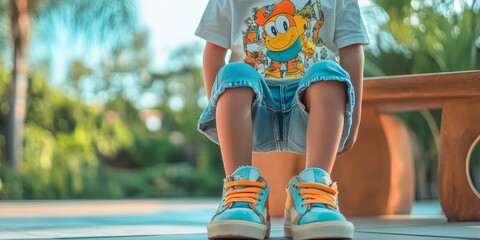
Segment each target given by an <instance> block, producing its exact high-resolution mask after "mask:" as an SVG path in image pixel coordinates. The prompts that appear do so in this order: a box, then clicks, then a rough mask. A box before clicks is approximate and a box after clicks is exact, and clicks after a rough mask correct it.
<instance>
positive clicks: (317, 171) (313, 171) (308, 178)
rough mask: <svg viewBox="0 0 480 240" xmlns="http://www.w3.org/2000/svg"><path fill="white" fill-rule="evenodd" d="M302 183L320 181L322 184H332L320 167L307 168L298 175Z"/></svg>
mask: <svg viewBox="0 0 480 240" xmlns="http://www.w3.org/2000/svg"><path fill="white" fill-rule="evenodd" d="M298 176H299V177H300V178H301V179H302V182H304V183H312V182H315V183H321V184H323V185H327V186H330V185H332V180H331V179H330V176H329V175H328V173H327V172H325V171H324V170H323V169H321V168H307V169H305V170H303V171H302V172H301V173H300V175H298Z"/></svg>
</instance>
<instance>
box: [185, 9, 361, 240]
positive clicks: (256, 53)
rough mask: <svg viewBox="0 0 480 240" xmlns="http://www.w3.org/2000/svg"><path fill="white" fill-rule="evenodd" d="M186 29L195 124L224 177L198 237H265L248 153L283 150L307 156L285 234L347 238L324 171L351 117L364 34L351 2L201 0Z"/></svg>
mask: <svg viewBox="0 0 480 240" xmlns="http://www.w3.org/2000/svg"><path fill="white" fill-rule="evenodd" d="M195 34H196V35H197V36H199V37H201V38H203V39H205V40H206V41H207V44H206V47H205V52H204V77H205V88H206V91H207V95H208V96H209V98H210V101H209V104H208V106H207V107H206V108H205V109H204V111H203V113H202V115H201V116H200V120H199V123H198V127H199V130H200V131H201V132H202V133H204V134H205V135H206V136H207V137H208V138H210V139H211V140H212V141H214V142H216V143H218V144H219V145H220V150H221V153H222V158H223V163H224V168H225V173H226V175H227V177H226V178H225V180H224V189H223V194H222V200H221V203H220V206H219V208H218V210H217V213H216V214H215V215H214V216H213V218H212V220H211V222H210V223H209V224H208V237H209V238H255V239H264V238H265V237H268V236H269V231H270V220H269V214H268V194H269V188H268V185H267V183H266V181H265V180H264V179H263V178H262V177H261V174H260V172H259V171H258V170H257V169H256V168H255V167H252V166H251V165H252V164H251V163H252V151H258V152H268V151H291V152H296V153H306V159H307V160H306V169H305V170H304V171H302V172H301V173H300V174H299V175H298V176H294V177H293V178H292V179H291V181H290V183H289V184H288V186H287V202H286V209H285V221H284V223H285V224H284V231H285V235H286V237H293V239H312V238H315V239H318V238H352V237H353V229H354V228H353V225H352V223H350V222H349V221H347V220H346V219H345V217H344V216H343V215H342V214H341V213H340V212H339V208H338V201H337V189H336V184H335V183H332V181H331V180H330V177H329V174H330V172H331V170H332V168H333V164H334V161H335V158H336V157H337V156H339V155H341V154H343V153H345V152H347V151H348V150H350V149H351V147H352V145H353V143H354V142H355V139H356V136H357V131H358V126H359V120H360V112H361V110H360V107H361V104H358V103H360V101H361V97H362V80H363V76H362V75H363V61H364V56H363V51H362V46H361V45H362V44H368V42H369V40H368V37H367V34H366V30H365V26H364V25H363V22H362V18H361V15H360V10H359V6H358V3H357V1H356V0H336V1H333V0H328V1H327V0H256V1H254V0H209V3H208V5H207V8H206V10H205V12H204V14H203V17H202V20H201V21H200V24H199V26H198V28H197V31H196V33H195ZM228 49H230V50H231V56H230V60H229V64H227V65H225V56H226V53H227V50H228ZM355 103H357V104H356V105H355Z"/></svg>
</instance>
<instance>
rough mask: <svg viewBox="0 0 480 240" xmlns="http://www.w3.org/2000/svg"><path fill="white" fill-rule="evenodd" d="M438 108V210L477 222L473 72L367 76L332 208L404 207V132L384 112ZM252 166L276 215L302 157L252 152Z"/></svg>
mask: <svg viewBox="0 0 480 240" xmlns="http://www.w3.org/2000/svg"><path fill="white" fill-rule="evenodd" d="M419 109H442V125H441V131H440V143H439V149H438V152H439V158H438V174H439V175H438V177H439V194H440V203H441V205H442V208H443V211H444V213H445V216H446V217H447V218H448V219H449V220H451V221H472V220H473V221H479V220H480V193H479V192H478V190H476V189H475V187H474V186H473V184H472V181H471V178H470V175H469V172H468V164H469V157H470V153H471V150H472V148H473V146H474V145H475V144H476V143H477V142H478V141H479V139H480V137H479V136H480V71H468V72H451V73H435V74H419V75H405V76H392V77H375V78H367V79H366V80H365V81H364V98H363V112H362V120H361V125H360V130H359V136H358V140H357V143H356V145H355V147H354V148H353V149H352V151H351V152H350V153H348V154H347V155H345V156H343V157H341V158H339V159H337V162H336V164H335V168H334V170H333V172H332V178H333V179H334V180H335V181H338V186H339V191H340V192H341V194H340V198H339V201H340V206H341V208H342V212H343V213H344V214H345V215H347V216H368V215H383V214H400V213H409V212H410V209H411V206H412V202H413V200H414V162H413V147H414V145H413V144H414V143H413V142H412V138H411V135H410V134H411V133H410V131H409V130H408V128H407V127H406V126H405V125H404V124H403V123H402V122H401V121H400V120H399V119H398V118H397V117H395V116H393V115H392V114H391V113H392V112H397V111H408V110H419ZM253 158H254V165H256V166H257V167H259V168H260V171H262V173H263V174H264V175H265V178H266V179H267V180H268V181H269V183H270V187H271V192H272V196H271V197H270V208H271V213H272V215H273V216H282V214H283V209H284V206H283V205H284V202H285V186H286V185H287V182H288V181H289V179H290V177H291V176H292V175H296V174H298V173H299V172H300V171H301V170H302V169H303V167H304V158H305V157H304V156H303V155H297V154H292V153H283V152H273V153H254V155H253Z"/></svg>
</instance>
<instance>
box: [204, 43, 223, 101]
mask: <svg viewBox="0 0 480 240" xmlns="http://www.w3.org/2000/svg"><path fill="white" fill-rule="evenodd" d="M226 53H227V49H225V48H223V47H220V46H218V45H215V44H213V43H211V42H207V44H206V45H205V51H204V53H203V79H204V82H205V91H206V93H207V97H208V99H210V94H211V93H212V87H213V83H214V82H215V78H216V77H217V73H218V71H219V70H220V68H221V67H223V65H225V55H226Z"/></svg>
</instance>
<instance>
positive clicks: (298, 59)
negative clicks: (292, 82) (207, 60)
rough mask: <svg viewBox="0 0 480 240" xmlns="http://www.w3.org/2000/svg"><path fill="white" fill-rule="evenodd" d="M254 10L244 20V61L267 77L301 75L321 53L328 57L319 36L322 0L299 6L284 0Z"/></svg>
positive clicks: (322, 16)
mask: <svg viewBox="0 0 480 240" xmlns="http://www.w3.org/2000/svg"><path fill="white" fill-rule="evenodd" d="M252 13H253V16H251V17H248V18H247V19H246V20H245V21H244V23H245V25H246V28H245V30H244V31H243V45H244V50H245V53H246V57H245V59H244V61H245V62H246V63H248V64H250V65H251V66H252V67H254V68H255V69H257V71H259V72H260V73H262V74H263V75H264V77H266V78H296V77H301V76H303V75H304V73H305V68H308V66H309V65H310V64H313V63H315V62H318V61H319V58H318V57H319V56H320V59H327V58H328V50H327V49H326V47H324V45H325V44H324V42H323V40H322V39H321V37H320V36H319V30H320V29H321V27H322V25H323V22H324V15H323V11H322V9H321V4H320V0H316V1H315V2H314V3H312V0H309V1H308V2H307V3H306V4H305V6H304V7H303V8H302V9H300V10H297V9H296V7H295V5H294V4H293V3H292V2H291V1H290V0H282V1H280V2H279V3H274V4H271V5H267V6H263V7H261V8H254V9H253V10H252ZM252 17H253V19H252Z"/></svg>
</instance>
